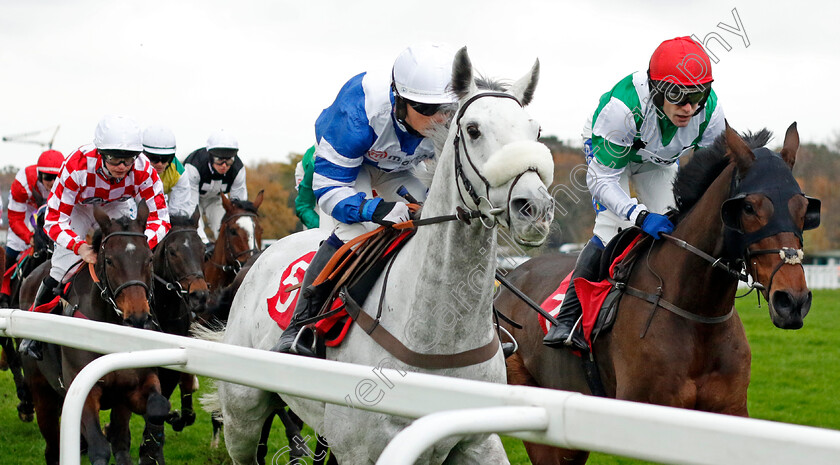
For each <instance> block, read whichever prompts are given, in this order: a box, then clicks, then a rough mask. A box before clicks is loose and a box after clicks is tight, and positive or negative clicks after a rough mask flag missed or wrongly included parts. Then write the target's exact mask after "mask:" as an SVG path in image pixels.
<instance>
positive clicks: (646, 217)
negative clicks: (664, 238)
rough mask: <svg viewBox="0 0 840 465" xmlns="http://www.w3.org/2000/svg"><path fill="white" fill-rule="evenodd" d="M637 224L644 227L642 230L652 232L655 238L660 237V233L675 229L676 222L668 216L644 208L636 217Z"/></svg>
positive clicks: (668, 232) (669, 232) (667, 232)
mask: <svg viewBox="0 0 840 465" xmlns="http://www.w3.org/2000/svg"><path fill="white" fill-rule="evenodd" d="M636 226H638V227H640V228H642V231H644V232H646V233H648V234H650V235H651V236H653V238H654V239H660V236H659V234H660V233H665V234H671V232H673V231H674V224H673V223H671V220H669V219H668V217H667V216H665V215H660V214H659V213H653V212H649V211H647V210H642V212H641V213H639V216H637V217H636Z"/></svg>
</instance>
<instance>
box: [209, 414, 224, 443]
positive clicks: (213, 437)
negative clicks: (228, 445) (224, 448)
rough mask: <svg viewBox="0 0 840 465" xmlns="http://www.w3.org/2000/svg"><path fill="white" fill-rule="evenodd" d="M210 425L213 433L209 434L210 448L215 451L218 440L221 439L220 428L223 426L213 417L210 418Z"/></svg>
mask: <svg viewBox="0 0 840 465" xmlns="http://www.w3.org/2000/svg"><path fill="white" fill-rule="evenodd" d="M210 425H211V427H212V428H213V431H212V432H211V433H210V448H211V449H217V448H218V447H219V440H220V438H221V437H222V426H224V424H223V423H222V422H221V421H219V420H218V419H217V418H215V417H210Z"/></svg>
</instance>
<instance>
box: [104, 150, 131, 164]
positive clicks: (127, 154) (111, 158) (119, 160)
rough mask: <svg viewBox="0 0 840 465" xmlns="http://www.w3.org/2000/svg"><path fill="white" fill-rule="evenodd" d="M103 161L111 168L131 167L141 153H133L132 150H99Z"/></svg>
mask: <svg viewBox="0 0 840 465" xmlns="http://www.w3.org/2000/svg"><path fill="white" fill-rule="evenodd" d="M97 151H98V152H99V156H101V157H102V160H103V161H104V162H105V163H107V164H109V165H111V166H119V165H125V166H131V165H133V164H134V160H137V157H138V156H139V155H140V152H133V151H131V150H106V149H102V150H97Z"/></svg>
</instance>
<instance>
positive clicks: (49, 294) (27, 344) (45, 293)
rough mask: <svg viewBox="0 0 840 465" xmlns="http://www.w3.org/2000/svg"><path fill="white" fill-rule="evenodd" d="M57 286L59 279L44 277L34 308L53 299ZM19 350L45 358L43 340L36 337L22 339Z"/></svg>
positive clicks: (36, 357) (35, 357)
mask: <svg viewBox="0 0 840 465" xmlns="http://www.w3.org/2000/svg"><path fill="white" fill-rule="evenodd" d="M56 287H58V281H56V280H55V279H53V278H52V277H51V276H47V277H46V278H44V281H43V282H41V286H40V287H39V288H38V293H37V294H36V295H35V303H34V304H32V308H33V309H35V308H38V307H39V306H41V305H44V304H46V303H49V302H50V301H51V300H53V299H54V298H55V288H56ZM18 352H20V353H21V354H23V355H27V356H29V357H32V358H34V359H35V360H43V359H44V353H43V343H42V342H41V341H36V340H35V339H21V341H20V346H18Z"/></svg>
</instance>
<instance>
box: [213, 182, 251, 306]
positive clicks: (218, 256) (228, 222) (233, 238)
mask: <svg viewBox="0 0 840 465" xmlns="http://www.w3.org/2000/svg"><path fill="white" fill-rule="evenodd" d="M219 195H221V197H222V206H223V207H224V209H225V215H224V216H223V217H222V221H221V225H220V226H219V233H218V234H217V235H216V242H215V247H214V249H213V254H212V255H211V256H210V258H209V259H208V260H207V261H206V262H205V263H204V276H205V279H206V280H207V285H208V286H210V291H211V292H217V291H219V290H221V289H222V288H224V287H225V286H229V285H230V284H231V283H233V280H234V278H236V274H237V273H238V272H239V270H240V269H242V266H243V265H244V264H245V263H246V262H247V261H248V259H250V258H251V256H252V255H254V254H255V253H257V252H259V251H260V249H261V248H262V226H260V215H259V208H260V205H261V204H262V201H263V191H260V192H259V193H258V194H257V197H256V198H255V199H254V201H253V202H249V201H248V200H239V199H234V200H230V199H228V197H227V196H226V195H225V194H219ZM222 320H223V321H224V319H222Z"/></svg>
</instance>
